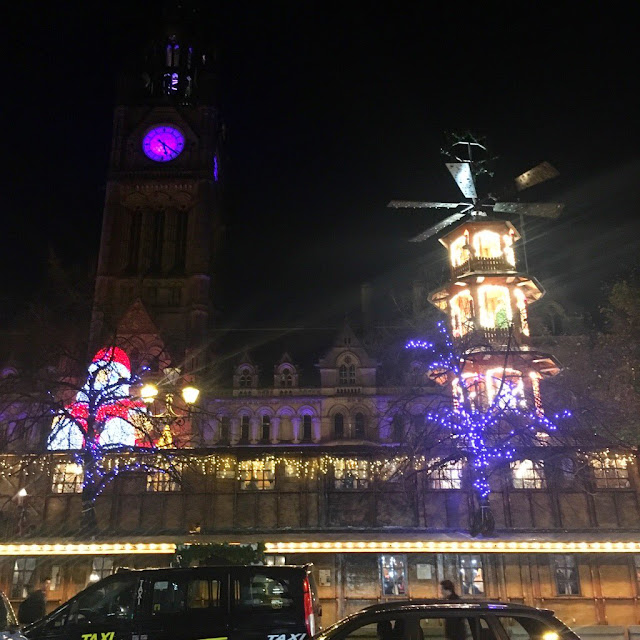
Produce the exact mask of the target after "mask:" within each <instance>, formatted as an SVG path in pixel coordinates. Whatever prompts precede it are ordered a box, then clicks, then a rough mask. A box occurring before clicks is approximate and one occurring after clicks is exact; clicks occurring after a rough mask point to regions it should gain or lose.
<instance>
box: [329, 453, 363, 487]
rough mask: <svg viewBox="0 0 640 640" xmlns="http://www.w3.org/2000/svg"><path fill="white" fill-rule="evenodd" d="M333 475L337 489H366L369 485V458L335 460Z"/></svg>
mask: <svg viewBox="0 0 640 640" xmlns="http://www.w3.org/2000/svg"><path fill="white" fill-rule="evenodd" d="M333 477H334V486H335V488H336V489H340V490H343V489H366V488H367V487H368V486H369V463H368V462H367V460H355V459H344V460H335V461H334V463H333Z"/></svg>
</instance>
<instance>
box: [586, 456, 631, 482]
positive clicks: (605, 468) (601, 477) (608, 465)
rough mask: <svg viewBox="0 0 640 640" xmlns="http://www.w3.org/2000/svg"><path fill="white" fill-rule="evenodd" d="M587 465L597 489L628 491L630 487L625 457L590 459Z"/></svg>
mask: <svg viewBox="0 0 640 640" xmlns="http://www.w3.org/2000/svg"><path fill="white" fill-rule="evenodd" d="M589 464H590V465H591V468H592V469H593V477H594V479H595V484H596V488H597V489H628V488H629V487H630V486H631V485H630V484H629V469H628V467H627V458H626V457H624V456H617V455H602V456H597V457H594V458H591V459H590V460H589Z"/></svg>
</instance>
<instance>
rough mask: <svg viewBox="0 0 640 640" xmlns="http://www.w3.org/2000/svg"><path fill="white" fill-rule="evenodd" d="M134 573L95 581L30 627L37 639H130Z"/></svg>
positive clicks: (33, 636) (134, 585)
mask: <svg viewBox="0 0 640 640" xmlns="http://www.w3.org/2000/svg"><path fill="white" fill-rule="evenodd" d="M136 585H137V579H136V576H135V575H134V574H126V573H123V574H117V575H115V576H111V577H109V578H105V579H104V580H101V581H100V582H98V583H96V584H94V585H92V586H91V587H89V588H88V589H85V590H84V591H82V592H81V593H79V594H78V595H77V596H76V597H75V598H73V599H71V600H70V601H69V602H68V603H67V604H66V605H64V606H62V607H60V608H59V609H57V610H56V611H54V612H53V613H52V614H50V615H49V616H47V617H46V618H44V619H43V620H42V621H41V622H37V623H36V624H35V625H33V626H32V627H29V628H28V629H27V632H26V635H27V637H28V638H34V639H37V640H131V636H132V632H133V630H134V614H135V592H136Z"/></svg>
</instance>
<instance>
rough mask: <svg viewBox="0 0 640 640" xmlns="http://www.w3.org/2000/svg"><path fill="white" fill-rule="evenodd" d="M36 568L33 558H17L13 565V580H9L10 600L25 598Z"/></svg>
mask: <svg viewBox="0 0 640 640" xmlns="http://www.w3.org/2000/svg"><path fill="white" fill-rule="evenodd" d="M35 568H36V559H35V558H17V559H16V561H15V563H14V565H13V579H12V580H11V598H12V599H14V600H22V599H23V598H26V597H27V591H28V588H29V585H30V584H31V578H32V576H33V572H34V570H35Z"/></svg>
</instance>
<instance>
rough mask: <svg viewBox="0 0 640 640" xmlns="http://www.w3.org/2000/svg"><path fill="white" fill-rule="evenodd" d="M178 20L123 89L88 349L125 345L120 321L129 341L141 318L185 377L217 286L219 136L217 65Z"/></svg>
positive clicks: (128, 77) (127, 78) (123, 80)
mask: <svg viewBox="0 0 640 640" xmlns="http://www.w3.org/2000/svg"><path fill="white" fill-rule="evenodd" d="M184 17H185V16H182V17H181V18H180V20H177V21H176V20H174V21H173V22H174V25H175V24H181V25H182V26H181V27H177V26H168V27H167V28H166V30H165V32H164V34H163V36H162V37H161V38H159V39H157V40H156V41H155V42H153V43H152V44H151V46H150V47H149V48H148V50H147V53H146V55H145V56H144V58H143V60H142V62H141V64H140V65H138V67H137V68H136V69H134V70H131V71H129V72H127V73H125V74H123V76H122V77H121V79H120V82H119V87H118V106H117V107H116V109H115V115H114V121H113V138H112V145H111V156H110V162H109V176H108V181H107V187H106V198H105V205H104V217H103V226H102V236H101V242H100V255H99V261H98V269H97V277H96V288H95V297H94V306H93V318H92V342H93V343H94V344H96V343H98V342H104V341H108V340H113V339H114V336H115V335H117V336H119V337H120V338H122V337H123V328H122V323H123V318H126V320H124V324H126V325H127V329H126V332H128V333H131V332H132V331H134V330H135V326H136V320H135V317H132V314H133V316H135V315H136V313H137V314H138V315H142V316H144V319H143V320H141V321H140V323H141V324H142V325H144V326H145V327H146V329H145V331H148V328H149V319H150V320H151V323H152V326H154V327H155V328H156V329H157V338H158V339H159V341H160V342H161V344H162V348H163V350H166V352H168V355H169V356H170V358H171V360H172V363H173V364H172V366H186V368H187V369H189V368H191V367H194V366H196V365H195V363H194V362H193V358H194V357H195V354H197V353H199V352H200V348H201V347H202V345H203V343H204V340H205V336H206V331H207V327H208V325H209V322H210V321H211V315H212V313H211V312H212V299H213V293H214V287H215V285H216V284H217V283H216V280H215V270H214V269H215V264H216V257H217V254H218V252H219V251H218V250H219V242H220V236H221V229H222V223H221V192H220V191H221V189H220V172H221V166H220V155H221V154H220V151H221V145H222V142H223V140H222V138H223V134H224V128H223V125H222V123H221V119H220V115H219V112H218V110H217V108H216V104H215V102H216V100H215V97H216V96H215V82H214V73H213V68H212V64H213V58H212V56H210V55H209V52H207V51H206V50H205V49H204V48H203V47H202V46H201V43H200V42H199V41H198V39H197V38H196V37H194V35H193V33H194V31H193V30H192V29H189V28H185V27H184V25H185V20H184ZM191 17H192V18H193V16H191ZM187 18H189V16H187ZM129 337H132V336H129ZM142 346H143V345H140V347H142Z"/></svg>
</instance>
